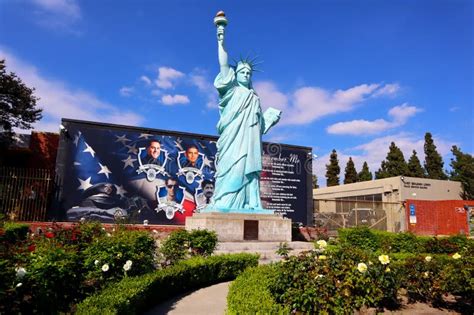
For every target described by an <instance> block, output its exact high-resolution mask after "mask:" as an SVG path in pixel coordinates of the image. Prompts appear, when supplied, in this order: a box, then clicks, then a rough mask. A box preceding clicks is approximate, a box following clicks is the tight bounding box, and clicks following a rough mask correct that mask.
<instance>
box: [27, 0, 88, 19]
mask: <svg viewBox="0 0 474 315" xmlns="http://www.w3.org/2000/svg"><path fill="white" fill-rule="evenodd" d="M32 2H33V3H34V4H36V5H37V6H38V7H40V8H41V9H42V10H44V11H47V12H50V13H54V14H58V15H64V16H67V17H68V18H72V19H79V18H80V17H81V9H80V8H79V5H78V4H77V2H76V1H75V0H32Z"/></svg>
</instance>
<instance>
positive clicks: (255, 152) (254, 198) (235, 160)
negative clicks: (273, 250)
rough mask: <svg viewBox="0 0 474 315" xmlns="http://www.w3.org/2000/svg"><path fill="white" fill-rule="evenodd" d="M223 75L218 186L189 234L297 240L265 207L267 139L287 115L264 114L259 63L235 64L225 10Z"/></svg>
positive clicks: (221, 18) (220, 27) (287, 223)
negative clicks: (255, 82)
mask: <svg viewBox="0 0 474 315" xmlns="http://www.w3.org/2000/svg"><path fill="white" fill-rule="evenodd" d="M214 24H215V25H216V26H217V47H218V56H219V66H220V72H219V74H218V75H217V77H216V79H215V81H214V86H215V87H216V89H217V91H218V93H219V114H220V119H219V122H218V124H217V131H218V133H219V140H218V141H217V157H216V160H217V162H216V175H215V178H216V185H215V191H214V195H213V198H212V200H211V203H210V204H209V205H208V206H207V207H206V208H204V209H202V210H201V212H200V213H195V214H194V215H193V216H190V217H187V218H186V229H187V230H193V229H209V230H214V231H216V233H217V235H218V239H219V241H224V242H226V241H242V240H258V241H280V242H282V241H285V242H288V241H291V220H290V219H288V218H283V217H281V216H280V215H278V214H274V213H273V211H272V210H267V209H264V208H263V207H262V202H261V200H260V173H261V171H262V135H263V134H265V133H267V132H268V130H269V129H270V128H271V127H272V126H274V125H275V124H276V123H277V122H278V121H279V120H280V116H281V111H279V110H277V109H274V108H269V109H267V110H266V111H265V112H264V113H263V112H262V109H261V107H260V98H259V97H258V95H257V94H256V93H255V91H254V90H253V87H252V74H253V72H254V70H255V64H254V60H250V59H248V58H246V59H240V60H239V61H238V62H237V63H236V64H235V65H229V57H228V54H227V51H226V49H225V45H224V44H225V26H226V25H227V19H226V17H225V14H224V12H222V11H220V12H218V13H217V15H216V17H215V18H214Z"/></svg>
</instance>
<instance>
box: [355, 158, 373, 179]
mask: <svg viewBox="0 0 474 315" xmlns="http://www.w3.org/2000/svg"><path fill="white" fill-rule="evenodd" d="M357 180H358V181H359V182H366V181H369V180H372V173H371V172H370V170H369V165H367V162H365V161H364V164H363V165H362V170H361V171H360V173H359V174H357Z"/></svg>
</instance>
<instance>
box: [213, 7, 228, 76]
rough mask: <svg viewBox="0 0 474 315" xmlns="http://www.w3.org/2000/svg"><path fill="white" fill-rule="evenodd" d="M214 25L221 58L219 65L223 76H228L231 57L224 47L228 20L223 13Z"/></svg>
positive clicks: (219, 13) (215, 19) (215, 20)
mask: <svg viewBox="0 0 474 315" xmlns="http://www.w3.org/2000/svg"><path fill="white" fill-rule="evenodd" d="M214 24H215V25H216V27H217V53H218V56H219V65H220V68H221V73H222V75H223V76H226V75H227V73H228V71H229V56H228V54H227V51H226V50H225V45H224V39H225V27H226V25H227V19H226V17H225V13H224V12H223V11H219V12H217V14H216V17H215V18H214Z"/></svg>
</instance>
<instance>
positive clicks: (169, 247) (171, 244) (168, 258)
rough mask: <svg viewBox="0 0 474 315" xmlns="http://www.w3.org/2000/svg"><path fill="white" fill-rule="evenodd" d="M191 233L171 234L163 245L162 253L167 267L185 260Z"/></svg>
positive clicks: (182, 231) (179, 231)
mask: <svg viewBox="0 0 474 315" xmlns="http://www.w3.org/2000/svg"><path fill="white" fill-rule="evenodd" d="M188 242H189V233H188V231H186V230H177V231H173V232H171V233H170V235H169V236H168V237H167V238H166V239H165V240H164V241H163V243H161V246H160V249H159V251H160V253H161V254H162V255H163V257H164V259H165V264H166V265H172V264H174V263H176V262H178V261H180V260H183V259H184V258H185V257H186V255H187V252H188V248H189V244H188Z"/></svg>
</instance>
